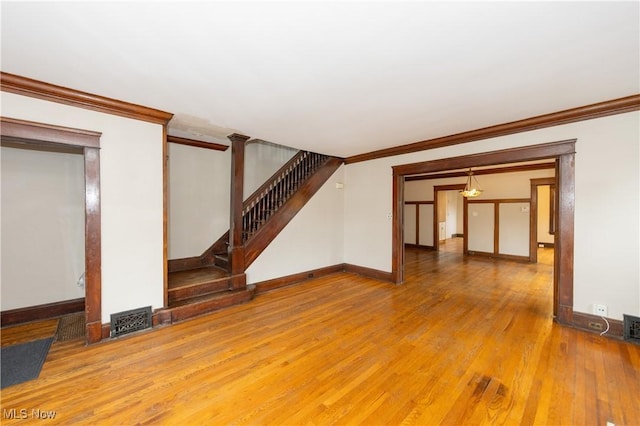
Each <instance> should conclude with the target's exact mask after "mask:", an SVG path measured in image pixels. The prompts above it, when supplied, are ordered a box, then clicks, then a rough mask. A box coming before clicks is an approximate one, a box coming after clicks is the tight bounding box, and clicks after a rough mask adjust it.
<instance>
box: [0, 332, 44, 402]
mask: <svg viewBox="0 0 640 426" xmlns="http://www.w3.org/2000/svg"><path fill="white" fill-rule="evenodd" d="M51 342H53V337H49V338H48V339H41V340H34V341H32V342H28V343H22V344H19V345H13V346H6V347H4V348H1V349H0V370H2V371H1V375H0V379H1V380H2V381H1V382H0V389H4V388H6V387H7V386H11V385H17V384H18V383H23V382H27V381H29V380H33V379H37V378H38V376H39V375H40V370H41V369H42V364H44V360H45V359H46V358H47V354H48V353H49V348H50V347H51Z"/></svg>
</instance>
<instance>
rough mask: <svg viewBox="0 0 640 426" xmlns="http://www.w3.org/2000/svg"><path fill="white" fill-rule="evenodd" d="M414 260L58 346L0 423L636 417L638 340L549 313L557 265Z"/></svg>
mask: <svg viewBox="0 0 640 426" xmlns="http://www.w3.org/2000/svg"><path fill="white" fill-rule="evenodd" d="M541 258H545V254H544V253H542V256H541ZM547 258H549V257H548V256H547ZM406 259H407V263H406V276H407V277H408V279H407V282H406V283H405V284H403V285H401V286H394V285H392V284H389V283H385V282H381V281H376V280H372V279H368V278H364V277H361V276H358V275H355V274H350V273H337V274H333V275H330V276H326V277H322V278H318V279H315V280H311V281H307V282H305V283H302V284H298V285H295V286H290V287H285V288H281V289H278V290H275V291H272V292H269V293H265V294H261V295H260V296H258V297H257V298H256V299H254V300H253V301H252V302H250V303H248V304H244V305H238V306H234V307H231V308H228V309H225V310H222V311H218V312H214V313H212V314H209V315H206V316H202V317H199V318H197V319H194V320H189V321H186V322H183V323H180V324H174V325H171V326H168V327H165V328H162V329H156V330H153V331H148V332H144V333H141V334H138V335H134V336H128V337H123V338H120V339H118V340H114V341H110V342H104V343H100V344H97V345H93V346H90V347H85V346H83V345H82V344H78V343H66V342H61V343H55V344H54V345H53V346H52V349H51V351H50V353H49V356H48V357H47V361H46V362H45V364H44V367H43V369H42V373H41V374H40V378H39V379H37V380H35V381H32V382H27V383H24V384H20V385H16V386H12V387H9V388H6V389H3V390H2V401H1V408H2V410H3V416H4V418H3V419H2V424H3V425H4V424H7V425H10V424H17V423H20V424H28V423H30V422H33V423H38V422H40V420H38V419H36V418H34V417H33V416H31V413H32V411H31V410H34V409H36V410H45V411H55V418H54V419H52V420H51V419H49V420H47V424H65V425H68V424H91V425H96V424H98V425H103V424H106V425H111V424H113V425H123V424H124V425H129V424H166V425H186V424H212V425H226V424H251V425H254V424H255V425H259V424H265V425H298V424H316V425H324V424H367V425H387V424H389V425H396V424H406V425H436V424H448V425H460V424H465V425H466V424H507V425H512V424H513V425H520V424H539V425H560V424H567V425H570V424H575V425H585V424H588V425H591V424H593V425H605V424H606V422H607V421H611V422H613V423H615V424H616V425H638V424H640V408H639V406H638V395H640V346H638V345H633V344H630V343H626V342H621V341H618V340H614V339H611V338H607V337H601V336H599V335H597V334H590V333H586V332H583V331H579V330H574V329H571V328H566V327H561V326H559V325H557V324H555V323H553V321H552V285H551V276H552V269H551V268H552V265H551V263H550V262H540V263H538V264H535V265H531V264H523V263H517V262H510V261H504V260H501V261H496V260H492V259H487V258H472V257H466V258H463V257H462V255H460V254H457V253H450V252H439V253H437V252H429V251H423V250H408V251H407V253H406ZM11 409H17V410H21V409H25V410H28V413H29V417H28V418H27V419H26V420H16V419H8V418H7V415H6V413H10V411H7V410H11Z"/></svg>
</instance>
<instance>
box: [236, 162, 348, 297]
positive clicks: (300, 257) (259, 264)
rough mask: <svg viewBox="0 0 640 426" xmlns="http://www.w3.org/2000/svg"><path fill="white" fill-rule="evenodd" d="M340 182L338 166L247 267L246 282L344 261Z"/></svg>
mask: <svg viewBox="0 0 640 426" xmlns="http://www.w3.org/2000/svg"><path fill="white" fill-rule="evenodd" d="M338 182H340V183H342V182H344V166H341V167H340V168H339V169H338V170H336V171H335V172H334V174H333V175H332V176H331V177H330V178H329V179H328V180H327V182H326V183H325V184H324V185H323V186H322V188H320V190H319V191H318V192H317V193H316V194H315V195H314V196H313V197H312V198H311V200H309V202H308V203H307V204H306V205H305V206H304V207H303V208H302V210H301V211H300V212H298V214H297V215H296V216H295V217H294V218H293V219H292V220H291V222H289V224H288V225H287V226H286V227H285V228H284V229H283V230H282V232H281V233H280V234H279V235H278V236H277V237H276V238H275V239H274V240H273V242H272V243H271V244H270V245H269V246H268V247H267V249H266V250H265V251H264V252H262V254H261V255H260V256H259V257H258V258H257V259H256V260H255V261H254V262H253V263H252V264H251V266H250V267H249V269H248V270H247V283H248V284H252V283H256V282H260V281H265V280H269V279H272V278H279V277H283V276H286V275H291V274H295V273H298V272H304V271H308V270H312V269H317V268H322V267H325V266H332V265H337V264H341V263H343V262H344V260H343V259H344V252H343V244H344V226H343V225H344V220H343V219H344V191H345V189H346V188H347V185H346V184H345V189H337V188H336V183H338Z"/></svg>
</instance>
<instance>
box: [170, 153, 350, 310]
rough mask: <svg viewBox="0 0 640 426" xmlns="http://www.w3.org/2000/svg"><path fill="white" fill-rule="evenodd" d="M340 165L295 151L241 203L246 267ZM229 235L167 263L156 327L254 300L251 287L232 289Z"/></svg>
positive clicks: (339, 162)
mask: <svg viewBox="0 0 640 426" xmlns="http://www.w3.org/2000/svg"><path fill="white" fill-rule="evenodd" d="M341 164H342V160H341V159H338V158H335V157H329V156H326V155H322V154H316V153H312V152H308V151H300V152H299V153H298V154H296V155H295V156H294V157H293V158H292V159H291V160H289V161H288V162H287V163H286V164H285V165H284V166H282V167H281V168H280V169H279V170H278V171H277V172H276V173H275V174H274V175H273V176H272V177H271V178H270V179H269V180H267V182H265V183H264V184H263V185H262V186H261V187H260V188H258V189H257V190H256V191H255V192H254V193H253V194H252V195H251V196H250V197H249V198H247V199H246V200H245V201H244V202H243V209H242V240H243V244H244V246H245V267H249V265H250V264H251V263H252V262H253V261H254V260H255V259H256V258H257V257H258V256H259V255H260V253H262V251H263V250H264V249H265V248H266V247H267V246H268V245H269V244H270V243H271V241H272V240H273V239H274V238H275V237H276V236H277V235H278V233H279V232H280V231H282V229H284V227H285V226H286V225H287V223H289V221H290V220H291V219H293V217H294V216H295V215H296V213H297V212H298V211H300V210H301V209H302V207H303V206H304V205H305V204H306V203H307V201H308V200H309V199H311V197H312V196H313V195H314V194H315V193H316V192H317V191H318V190H319V189H320V187H322V185H323V184H324V183H325V182H326V181H327V179H328V178H329V177H331V175H332V174H333V172H335V171H336V170H337V168H338V167H339V166H340V165H341ZM228 247H229V232H226V233H225V234H224V235H222V236H221V237H220V238H219V239H218V240H217V241H216V242H215V243H213V244H212V245H211V246H210V247H209V248H208V249H207V250H206V251H205V252H204V253H202V255H200V256H198V257H193V258H187V259H178V260H171V261H170V262H169V283H168V308H165V309H163V310H162V311H161V312H160V313H159V315H158V318H160V320H159V321H160V322H176V321H181V320H184V319H187V318H191V317H194V316H196V315H201V314H204V313H208V312H211V311H214V310H217V309H220V308H223V307H226V306H231V305H235V304H238V303H244V302H247V301H249V300H251V299H252V298H253V295H254V292H255V291H254V288H253V287H252V286H247V287H244V288H242V289H232V286H231V281H232V279H233V278H239V276H235V277H232V276H231V275H230V272H229V271H230V259H229V254H228Z"/></svg>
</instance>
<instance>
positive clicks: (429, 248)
mask: <svg viewBox="0 0 640 426" xmlns="http://www.w3.org/2000/svg"><path fill="white" fill-rule="evenodd" d="M404 246H405V248H412V249H418V250H435V247H433V246H423V245H421V244H408V243H405V245H404Z"/></svg>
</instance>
